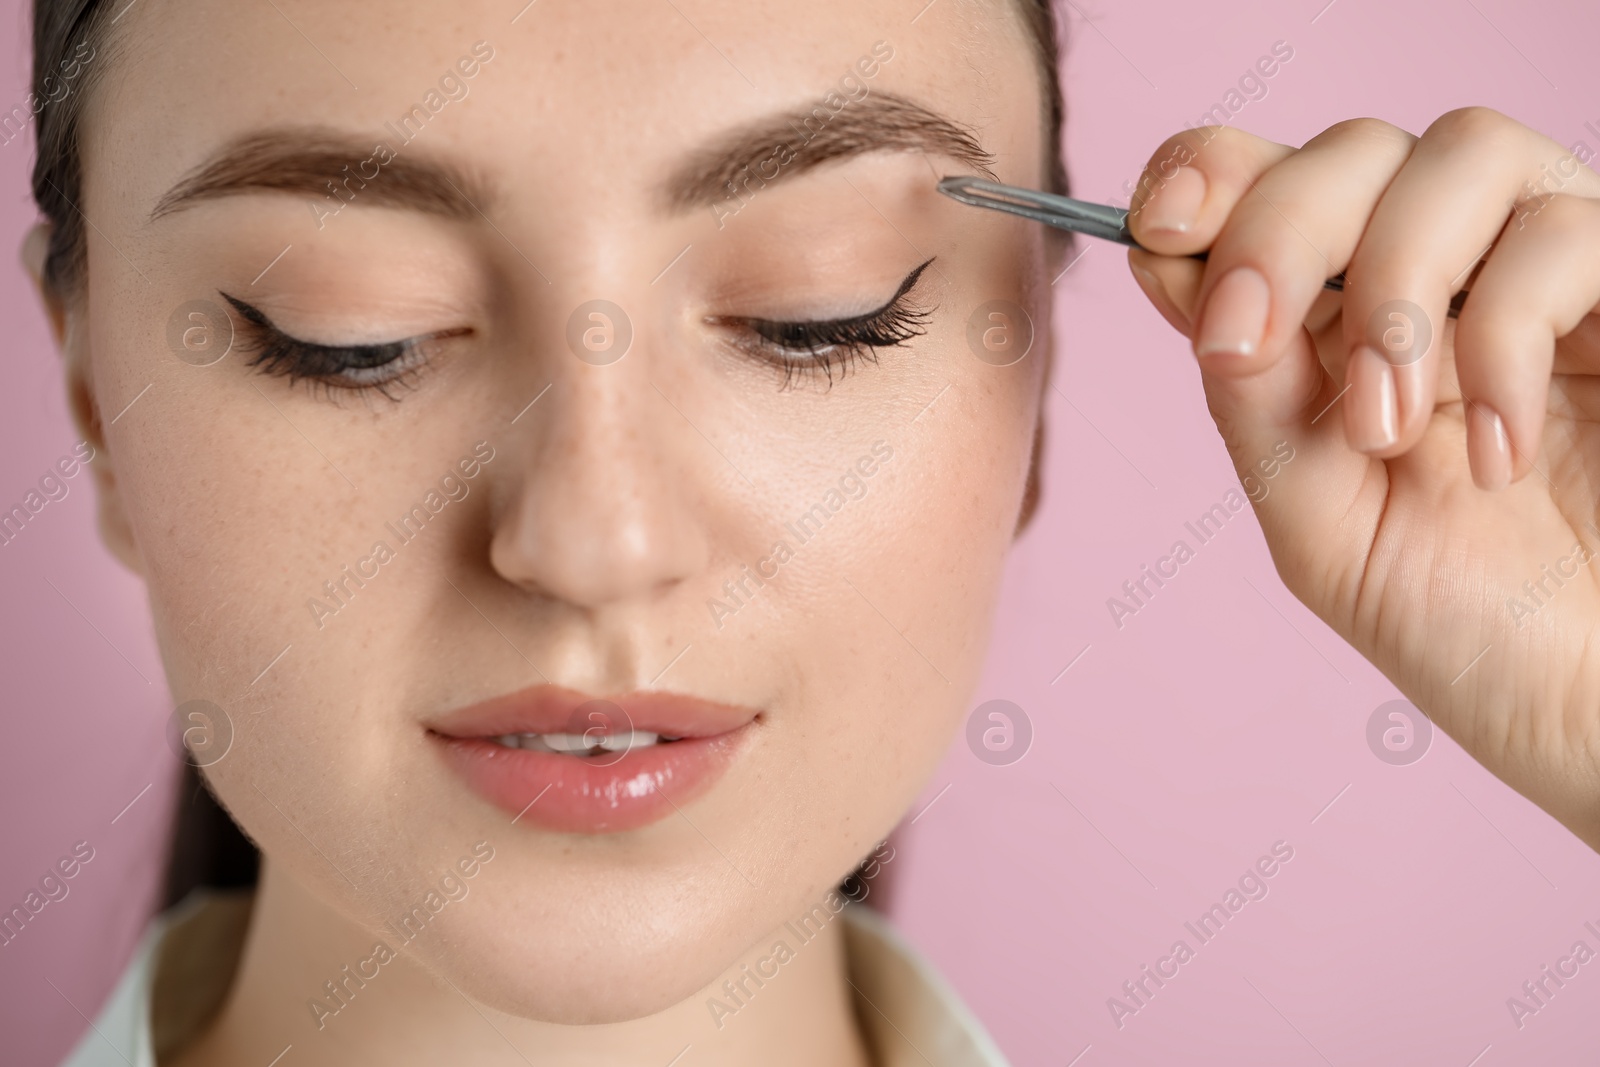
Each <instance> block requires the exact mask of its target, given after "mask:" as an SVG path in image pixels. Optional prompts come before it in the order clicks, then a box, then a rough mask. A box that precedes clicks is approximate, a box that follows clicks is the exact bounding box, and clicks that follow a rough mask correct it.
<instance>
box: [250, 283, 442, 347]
mask: <svg viewBox="0 0 1600 1067" xmlns="http://www.w3.org/2000/svg"><path fill="white" fill-rule="evenodd" d="M218 295H219V296H221V297H222V298H223V299H224V300H226V301H227V302H228V303H229V304H231V305H233V308H234V310H235V311H237V312H238V313H239V314H240V315H242V316H244V318H245V320H246V321H247V322H249V323H250V324H251V325H252V326H256V327H258V328H260V329H263V330H270V331H272V332H273V333H275V334H277V335H278V336H279V337H282V338H283V339H284V340H286V341H293V342H294V343H295V344H297V345H301V346H303V347H305V348H312V349H316V350H318V351H321V352H351V351H370V350H373V349H383V348H392V347H394V346H397V345H407V344H413V343H416V342H419V341H426V340H430V339H432V338H438V337H452V336H457V335H459V334H461V333H464V332H467V331H466V330H444V331H439V332H433V333H423V334H416V335H414V336H411V337H395V338H392V339H390V340H387V341H360V342H356V343H352V344H327V343H325V342H321V341H307V340H304V339H302V338H299V337H296V336H294V335H293V334H291V333H289V332H287V331H286V330H284V329H283V327H281V326H279V325H278V324H277V323H275V322H273V321H272V320H271V319H270V318H268V317H267V315H266V313H265V312H263V311H262V310H261V309H260V308H257V307H254V306H253V305H250V304H247V303H245V302H244V301H243V300H240V299H238V298H237V297H233V296H230V295H228V294H227V293H224V292H222V291H221V290H218Z"/></svg>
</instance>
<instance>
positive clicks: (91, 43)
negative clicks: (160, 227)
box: [30, 0, 1071, 905]
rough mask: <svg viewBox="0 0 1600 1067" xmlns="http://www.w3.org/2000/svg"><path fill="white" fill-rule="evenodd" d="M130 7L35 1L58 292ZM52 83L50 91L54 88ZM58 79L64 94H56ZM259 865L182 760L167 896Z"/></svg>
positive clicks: (67, 272) (78, 256)
mask: <svg viewBox="0 0 1600 1067" xmlns="http://www.w3.org/2000/svg"><path fill="white" fill-rule="evenodd" d="M1016 3H1017V4H1018V9H1019V11H1020V13H1021V15H1022V19H1023V22H1024V23H1025V29H1026V30H1027V36H1028V39H1029V40H1030V41H1031V42H1032V44H1033V47H1034V58H1035V59H1036V61H1037V63H1038V67H1039V72H1040V77H1041V78H1042V80H1043V96H1044V101H1045V107H1046V108H1047V109H1048V114H1047V115H1046V116H1045V117H1044V122H1045V137H1046V146H1047V153H1048V164H1047V166H1048V167H1049V170H1048V172H1047V174H1046V176H1045V188H1046V190H1047V191H1049V192H1054V193H1060V194H1062V195H1067V194H1068V193H1070V191H1071V188H1070V185H1069V184H1068V178H1067V170H1066V164H1065V162H1064V160H1063V159H1062V153H1061V149H1062V142H1061V132H1062V124H1063V122H1064V121H1065V115H1066V110H1065V105H1064V103H1063V101H1062V99H1061V77H1060V57H1061V49H1062V46H1063V44H1064V41H1065V38H1064V33H1063V30H1064V27H1063V26H1062V25H1061V23H1060V21H1059V20H1058V19H1057V17H1056V12H1055V0H1016ZM131 6H132V3H131V0H129V2H124V0H113V2H111V3H105V2H102V0H34V4H33V82H32V86H33V97H32V100H31V101H30V104H31V105H34V106H37V107H38V110H37V112H36V118H35V122H34V125H35V127H36V128H35V131H34V133H35V137H36V138H37V143H38V150H39V154H38V157H37V158H36V159H35V160H34V164H33V199H34V201H35V202H36V203H37V204H38V205H39V210H40V211H41V212H42V213H43V214H44V217H45V218H46V219H48V220H49V222H50V240H49V245H48V250H47V252H46V255H45V263H44V282H45V285H46V287H47V288H48V289H49V290H50V291H51V292H52V293H54V294H55V295H56V296H57V297H58V298H60V299H63V300H70V299H74V298H76V297H77V296H79V295H80V294H81V292H82V289H83V285H84V283H85V281H86V280H87V279H86V278H85V277H84V272H85V260H86V251H87V245H86V233H85V229H84V216H83V213H82V211H81V210H80V209H79V203H78V202H79V200H80V199H81V198H82V195H83V157H82V144H83V141H82V134H83V115H84V103H85V101H86V100H87V99H88V98H89V97H90V95H91V92H92V91H93V89H94V86H95V85H96V84H98V82H99V81H100V79H101V78H102V76H103V75H104V72H105V70H106V68H107V67H108V66H110V61H111V59H112V52H113V49H114V41H113V40H112V39H111V33H110V27H111V26H112V25H113V24H115V23H116V21H117V20H118V19H120V18H121V17H122V15H123V14H124V13H125V12H126V11H127V10H128V8H129V7H131ZM84 49H87V50H88V55H89V57H90V58H89V59H88V60H87V61H84V60H83V54H84ZM75 59H76V62H75ZM69 70H71V71H73V72H74V73H73V76H72V77H70V78H67V79H63V77H62V74H63V72H66V71H69ZM52 83H54V85H55V86H56V89H52V88H51V84H52ZM63 84H65V85H66V92H65V94H64V95H61V96H59V97H57V96H55V95H54V94H55V93H56V92H57V91H58V90H59V88H60V86H61V85H63ZM1037 499H1038V483H1037V474H1036V473H1035V474H1033V475H1030V480H1029V487H1028V494H1027V499H1026V501H1025V502H1024V507H1023V516H1022V521H1023V522H1025V521H1026V519H1027V517H1028V516H1030V515H1031V513H1032V511H1033V507H1034V504H1035V503H1036V502H1037ZM258 864H259V854H258V853H257V852H256V850H255V846H254V845H252V844H251V843H250V842H249V840H248V839H247V838H246V837H245V836H244V834H243V833H242V832H241V831H240V830H239V828H238V826H237V825H235V824H234V822H233V820H232V819H231V818H230V817H229V816H228V815H227V813H226V812H225V811H223V810H222V808H221V807H220V806H219V805H218V804H217V801H216V800H215V798H213V797H212V795H211V792H210V790H209V789H208V788H207V787H206V786H205V784H204V782H203V781H202V779H201V776H200V774H199V772H198V771H197V770H196V769H195V768H194V767H193V766H191V765H189V764H187V763H186V764H185V766H184V770H183V783H182V785H181V787H180V789H179V793H178V807H177V813H176V816H175V820H174V828H173V839H172V850H171V853H170V858H169V862H168V869H167V880H166V888H165V892H164V901H165V903H166V904H168V905H170V904H172V903H175V902H176V901H178V900H180V899H182V897H183V896H184V895H185V894H186V893H187V892H188V890H190V889H192V888H193V887H194V886H196V885H213V886H230V885H248V884H251V883H253V882H254V881H255V878H256V873H257V869H258Z"/></svg>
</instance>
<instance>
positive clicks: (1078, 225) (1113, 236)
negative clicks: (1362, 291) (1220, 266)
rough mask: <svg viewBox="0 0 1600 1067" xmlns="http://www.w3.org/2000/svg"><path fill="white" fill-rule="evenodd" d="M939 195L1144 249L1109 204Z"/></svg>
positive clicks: (953, 188)
mask: <svg viewBox="0 0 1600 1067" xmlns="http://www.w3.org/2000/svg"><path fill="white" fill-rule="evenodd" d="M939 191H940V192H941V193H943V194H944V195H945V196H948V197H950V198H951V199H952V200H958V201H960V202H961V203H963V204H970V205H972V206H973V207H986V208H989V209H991V210H993V211H1004V212H1007V213H1009V214H1012V215H1021V216H1022V217H1023V218H1025V219H1033V220H1034V221H1036V222H1042V223H1044V224H1045V225H1046V226H1054V227H1055V228H1056V229H1058V230H1070V231H1071V232H1073V233H1082V234H1088V235H1089V236H1090V237H1099V238H1101V239H1102V240H1105V241H1115V242H1116V243H1117V244H1120V245H1127V246H1128V247H1129V248H1139V249H1143V248H1144V246H1143V245H1141V244H1140V243H1139V242H1138V241H1136V240H1134V239H1133V234H1132V233H1130V232H1129V230H1128V213H1127V211H1125V210H1124V209H1122V208H1120V207H1112V206H1111V205H1110V204H1095V203H1091V202H1089V201H1088V200H1075V199H1073V198H1072V197H1070V196H1057V195H1055V194H1054V193H1041V192H1039V191H1038V190H1036V189H1024V188H1022V187H1021V186H1019V185H1002V184H1001V183H999V182H990V181H984V180H983V179H982V178H970V177H965V176H963V177H958V178H943V179H940V181H939ZM1189 258H1190V259H1198V260H1204V259H1205V258H1206V253H1204V252H1196V253H1195V254H1194V255H1192V256H1190V257H1189ZM1322 287H1323V288H1324V289H1331V290H1333V291H1334V292H1338V293H1342V292H1344V272H1343V271H1340V272H1339V273H1338V274H1335V275H1334V276H1333V277H1332V278H1329V279H1328V280H1327V281H1325V282H1323V283H1322ZM1467 293H1468V290H1466V289H1463V290H1461V291H1460V292H1458V293H1456V295H1455V296H1454V297H1452V298H1451V300H1450V310H1449V317H1450V318H1452V319H1453V318H1455V317H1456V316H1457V315H1459V314H1460V313H1461V306H1462V304H1464V303H1465V302H1466V299H1467Z"/></svg>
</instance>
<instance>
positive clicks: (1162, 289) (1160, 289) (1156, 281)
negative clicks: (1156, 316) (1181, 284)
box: [1128, 263, 1190, 332]
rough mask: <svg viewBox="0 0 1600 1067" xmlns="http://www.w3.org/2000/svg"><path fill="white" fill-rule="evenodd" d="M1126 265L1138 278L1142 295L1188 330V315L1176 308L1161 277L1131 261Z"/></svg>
mask: <svg viewBox="0 0 1600 1067" xmlns="http://www.w3.org/2000/svg"><path fill="white" fill-rule="evenodd" d="M1128 266H1129V268H1130V269H1132V271H1133V276H1134V278H1135V279H1137V280H1138V282H1139V288H1141V289H1143V290H1144V295H1145V296H1147V297H1149V298H1150V301H1151V302H1152V303H1153V304H1155V305H1156V306H1157V307H1158V308H1160V309H1162V310H1163V311H1164V312H1166V314H1167V316H1168V317H1169V318H1173V319H1177V320H1178V321H1179V322H1181V323H1183V324H1184V331H1185V332H1188V330H1189V329H1190V324H1189V316H1187V315H1185V314H1184V313H1183V312H1182V311H1180V310H1178V305H1177V304H1175V303H1173V301H1172V295H1171V294H1170V293H1168V292H1167V287H1166V285H1165V284H1164V283H1163V282H1162V281H1161V278H1160V277H1159V276H1158V275H1157V274H1156V273H1155V272H1154V271H1149V270H1145V269H1144V268H1143V267H1139V266H1135V265H1134V264H1132V263H1130V264H1128Z"/></svg>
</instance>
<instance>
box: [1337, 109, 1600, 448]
mask: <svg viewBox="0 0 1600 1067" xmlns="http://www.w3.org/2000/svg"><path fill="white" fill-rule="evenodd" d="M1566 155H1567V153H1566V152H1565V151H1564V150H1563V149H1562V148H1561V146H1560V145H1558V144H1556V143H1555V142H1554V141H1552V140H1550V139H1549V138H1547V137H1544V136H1543V135H1541V134H1538V133H1535V132H1534V131H1532V130H1530V129H1528V128H1527V127H1525V126H1522V125H1521V124H1519V123H1516V122H1514V121H1512V120H1511V119H1508V118H1506V117H1505V116H1504V115H1501V114H1499V113H1498V112H1495V111H1491V110H1489V109H1488V108H1462V109H1459V110H1457V111H1452V112H1449V113H1448V114H1446V115H1444V116H1442V117H1440V118H1439V119H1438V120H1437V121H1436V122H1434V123H1433V125H1431V126H1429V127H1428V129H1427V131H1426V132H1424V133H1423V135H1422V137H1421V138H1420V139H1418V141H1417V143H1416V145H1415V146H1413V148H1412V151H1411V154H1410V156H1409V157H1408V158H1407V160H1406V162H1405V165H1404V166H1403V167H1401V168H1400V171H1399V173H1397V174H1396V175H1395V176H1394V180H1393V181H1392V182H1390V183H1389V186H1388V188H1387V189H1385V190H1384V192H1383V195H1382V197H1381V198H1380V200H1379V201H1378V203H1377V206H1376V208H1375V209H1374V210H1373V212H1372V216H1371V219H1370V220H1369V221H1368V224H1367V226H1366V228H1365V232H1364V234H1363V235H1362V238H1361V241H1360V244H1359V245H1358V246H1357V248H1356V250H1355V254H1354V256H1353V257H1352V258H1351V261H1350V265H1349V267H1348V268H1347V273H1348V278H1347V280H1346V283H1345V298H1344V300H1345V302H1344V323H1343V329H1344V338H1343V341H1344V349H1345V351H1346V353H1347V360H1348V366H1347V371H1346V380H1347V383H1348V384H1349V386H1350V393H1349V395H1348V396H1347V397H1345V426H1346V429H1347V432H1348V433H1349V436H1350V443H1351V445H1352V446H1353V447H1355V448H1357V449H1359V450H1361V451H1364V452H1367V453H1368V454H1369V455H1373V456H1383V457H1389V456H1396V455H1400V454H1402V453H1404V452H1406V451H1408V450H1409V449H1410V448H1411V447H1412V446H1413V445H1414V444H1415V443H1416V442H1417V441H1418V440H1419V439H1420V438H1421V436H1422V434H1423V432H1424V431H1425V430H1426V428H1427V425H1428V421H1429V418H1430V416H1431V413H1432V410H1433V405H1434V400H1435V396H1436V392H1437V379H1438V374H1437V370H1436V367H1437V361H1438V358H1439V351H1440V350H1442V348H1443V345H1442V339H1443V326H1444V323H1445V320H1446V311H1447V307H1448V304H1449V300H1450V297H1451V296H1452V295H1453V294H1454V293H1455V292H1456V291H1458V290H1459V289H1461V288H1462V287H1463V286H1464V285H1465V284H1466V283H1467V276H1468V274H1469V272H1470V271H1471V269H1472V267H1473V266H1474V264H1475V263H1476V262H1477V261H1478V260H1479V259H1480V258H1481V257H1482V256H1483V254H1484V253H1485V252H1486V251H1488V249H1489V248H1490V247H1491V244H1492V242H1493V241H1494V239H1495V237H1496V236H1497V235H1498V234H1499V233H1500V231H1501V229H1502V228H1503V227H1504V225H1505V222H1506V220H1507V218H1508V217H1509V216H1510V214H1511V211H1512V207H1513V205H1514V204H1516V203H1517V201H1518V198H1519V196H1521V195H1523V193H1524V190H1523V187H1524V185H1525V184H1527V183H1528V182H1529V181H1530V179H1531V178H1534V177H1538V176H1540V175H1541V173H1542V172H1541V170H1540V168H1541V165H1542V164H1543V165H1545V166H1549V165H1551V164H1552V163H1553V162H1554V161H1557V160H1559V159H1560V158H1561V157H1564V156H1566ZM1590 173H1591V175H1592V172H1590ZM1596 182H1597V184H1596V189H1597V191H1600V178H1597V179H1596ZM1572 184H1573V186H1574V187H1577V186H1579V185H1580V184H1582V179H1581V178H1574V179H1573V182H1572Z"/></svg>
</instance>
